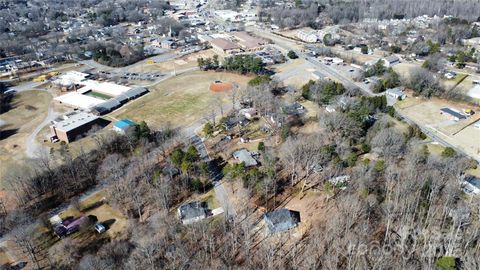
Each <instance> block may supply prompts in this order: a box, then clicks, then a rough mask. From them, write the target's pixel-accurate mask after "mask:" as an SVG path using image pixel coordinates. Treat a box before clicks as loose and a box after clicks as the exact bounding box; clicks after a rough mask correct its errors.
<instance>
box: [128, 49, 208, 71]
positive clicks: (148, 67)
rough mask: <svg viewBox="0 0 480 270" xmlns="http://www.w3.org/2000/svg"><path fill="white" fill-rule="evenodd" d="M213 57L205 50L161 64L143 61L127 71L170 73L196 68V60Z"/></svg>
mask: <svg viewBox="0 0 480 270" xmlns="http://www.w3.org/2000/svg"><path fill="white" fill-rule="evenodd" d="M214 55H215V52H214V51H213V50H205V51H200V52H196V53H192V54H189V55H185V56H182V57H180V58H177V59H174V60H170V61H166V62H162V63H154V64H147V62H146V61H145V62H144V63H142V64H139V65H134V66H133V67H132V68H129V69H128V71H129V72H138V73H150V72H160V73H170V72H173V71H174V70H181V69H186V68H192V67H196V66H197V65H198V63H197V59H198V58H208V57H213V56H214Z"/></svg>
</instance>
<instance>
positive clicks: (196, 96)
mask: <svg viewBox="0 0 480 270" xmlns="http://www.w3.org/2000/svg"><path fill="white" fill-rule="evenodd" d="M250 79H251V77H248V76H242V75H238V74H232V73H223V72H203V71H196V72H192V73H188V74H182V75H179V76H177V77H173V78H170V79H168V80H166V81H163V82H161V83H159V84H158V85H156V86H154V87H151V88H150V91H151V92H150V93H149V94H147V95H146V96H143V97H142V98H139V99H138V100H135V101H133V102H130V103H128V104H127V105H126V106H123V107H122V108H121V109H119V110H118V111H115V112H114V113H112V116H113V117H115V118H117V119H124V118H127V119H132V120H134V121H137V122H140V121H146V122H147V123H148V124H149V125H151V126H153V127H160V126H162V125H165V124H171V125H172V126H173V127H185V126H189V125H191V124H192V123H194V122H195V121H197V120H200V119H202V118H203V117H204V116H206V115H207V114H209V113H210V112H211V110H212V109H214V110H215V111H216V113H217V115H218V114H219V110H220V109H219V105H218V104H219V103H221V104H222V106H223V108H224V110H225V112H226V109H227V107H228V106H229V105H228V104H230V103H231V102H230V99H229V96H228V94H225V93H214V92H211V91H210V90H209V87H210V84H211V83H212V82H214V81H215V80H220V81H225V82H233V83H236V84H238V86H239V87H240V88H244V87H246V85H247V83H248V81H249V80H250Z"/></svg>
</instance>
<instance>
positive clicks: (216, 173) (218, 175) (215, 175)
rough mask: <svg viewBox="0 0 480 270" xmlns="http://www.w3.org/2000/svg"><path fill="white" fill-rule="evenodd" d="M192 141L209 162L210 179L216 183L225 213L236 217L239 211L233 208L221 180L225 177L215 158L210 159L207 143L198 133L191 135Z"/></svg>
mask: <svg viewBox="0 0 480 270" xmlns="http://www.w3.org/2000/svg"><path fill="white" fill-rule="evenodd" d="M190 142H191V143H192V145H193V146H195V148H196V149H197V151H198V153H199V155H200V158H201V159H202V161H205V162H207V164H208V171H209V175H210V179H211V181H212V184H213V185H214V190H215V197H216V198H217V200H218V202H219V203H220V205H221V206H222V208H223V209H224V211H225V214H226V215H227V216H228V217H234V216H235V215H236V214H237V212H236V211H235V209H234V208H233V206H232V204H231V202H230V199H229V198H228V193H227V191H226V190H225V187H224V185H223V182H222V181H221V179H222V178H223V173H222V171H221V169H220V168H219V167H218V166H217V164H215V161H214V160H211V159H210V156H209V154H208V151H207V148H206V147H205V144H204V143H203V140H202V138H200V136H198V135H196V134H195V135H193V136H191V137H190Z"/></svg>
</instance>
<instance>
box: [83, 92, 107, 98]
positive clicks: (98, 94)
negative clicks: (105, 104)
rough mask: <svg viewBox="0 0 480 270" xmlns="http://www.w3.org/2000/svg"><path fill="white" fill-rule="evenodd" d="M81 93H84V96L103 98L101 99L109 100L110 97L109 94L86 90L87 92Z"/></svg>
mask: <svg viewBox="0 0 480 270" xmlns="http://www.w3.org/2000/svg"><path fill="white" fill-rule="evenodd" d="M83 94H84V95H86V96H90V97H95V98H99V99H103V100H109V99H111V98H112V97H111V96H109V95H105V94H102V93H99V92H95V91H88V92H86V93H83Z"/></svg>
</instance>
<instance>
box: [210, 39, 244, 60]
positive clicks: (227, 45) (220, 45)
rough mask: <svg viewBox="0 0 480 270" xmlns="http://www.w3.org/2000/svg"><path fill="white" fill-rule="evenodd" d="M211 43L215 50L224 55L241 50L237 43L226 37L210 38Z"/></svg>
mask: <svg viewBox="0 0 480 270" xmlns="http://www.w3.org/2000/svg"><path fill="white" fill-rule="evenodd" d="M210 45H212V48H213V50H214V51H216V52H217V53H219V54H221V55H224V56H225V55H231V54H235V53H239V52H241V50H240V47H239V46H238V45H237V44H235V43H233V42H231V41H230V40H227V39H224V38H214V39H212V40H210Z"/></svg>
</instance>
